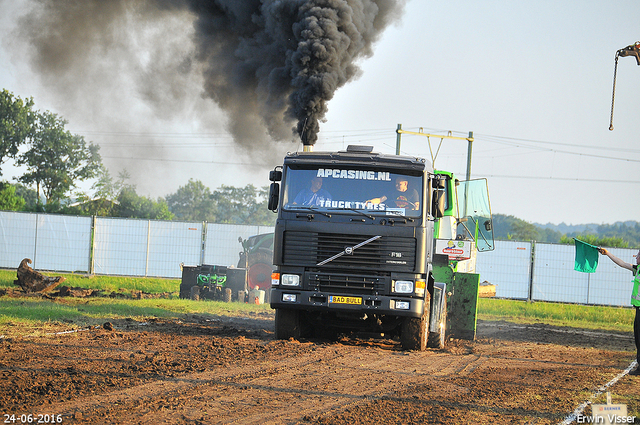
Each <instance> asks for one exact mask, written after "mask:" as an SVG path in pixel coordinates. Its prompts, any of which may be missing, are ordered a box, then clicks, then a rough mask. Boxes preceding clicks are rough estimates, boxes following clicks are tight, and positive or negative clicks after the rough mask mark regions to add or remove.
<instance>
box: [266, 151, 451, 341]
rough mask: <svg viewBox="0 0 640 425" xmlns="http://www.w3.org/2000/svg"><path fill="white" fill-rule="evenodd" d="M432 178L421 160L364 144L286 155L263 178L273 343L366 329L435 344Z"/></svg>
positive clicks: (441, 301) (440, 305) (439, 302)
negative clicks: (270, 224)
mask: <svg viewBox="0 0 640 425" xmlns="http://www.w3.org/2000/svg"><path fill="white" fill-rule="evenodd" d="M440 179H441V177H439V176H438V175H436V174H435V172H434V170H433V168H432V167H431V165H430V164H429V163H428V162H427V161H426V160H425V159H423V158H416V157H408V156H398V155H387V154H380V153H374V152H372V149H371V148H370V147H361V146H358V147H352V146H350V147H349V148H347V150H345V151H340V152H294V153H290V154H288V155H287V156H286V157H285V158H284V162H283V165H282V166H281V167H277V169H276V170H274V171H272V172H271V173H270V180H271V181H272V184H271V190H270V199H269V208H270V209H271V210H273V211H277V213H278V218H277V221H276V226H275V233H274V253H273V264H274V266H275V267H276V270H275V272H274V273H273V275H272V282H271V297H270V299H271V307H272V308H274V309H275V310H276V320H275V322H276V329H275V336H276V338H278V339H289V338H296V339H297V338H302V337H309V336H314V335H315V336H331V335H336V334H337V333H338V332H340V331H367V332H375V333H379V334H384V335H385V336H399V338H400V341H401V344H402V346H403V347H404V348H405V349H415V350H424V349H425V348H426V347H427V346H433V347H438V346H443V345H444V341H445V336H444V333H445V328H446V297H445V294H446V287H445V284H444V283H439V282H436V281H435V280H434V278H433V273H432V260H433V254H434V244H435V235H434V224H435V222H436V216H443V215H444V211H443V210H441V205H440V204H439V203H438V202H434V201H435V198H434V196H433V195H434V187H435V186H437V185H438V184H439V183H437V182H439V181H440ZM438 209H440V210H439V211H436V210H438Z"/></svg>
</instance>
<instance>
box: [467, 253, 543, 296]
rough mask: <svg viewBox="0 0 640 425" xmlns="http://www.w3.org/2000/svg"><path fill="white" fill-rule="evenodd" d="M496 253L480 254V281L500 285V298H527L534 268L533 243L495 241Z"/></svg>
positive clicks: (477, 261) (497, 290)
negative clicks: (532, 260)
mask: <svg viewBox="0 0 640 425" xmlns="http://www.w3.org/2000/svg"><path fill="white" fill-rule="evenodd" d="M495 246H496V249H495V250H494V251H486V252H479V253H478V256H477V260H476V273H478V274H480V281H482V282H484V281H487V282H489V283H491V284H493V285H496V297H500V298H516V299H527V298H528V297H529V281H530V277H531V276H530V274H531V273H530V269H531V243H530V242H516V241H495Z"/></svg>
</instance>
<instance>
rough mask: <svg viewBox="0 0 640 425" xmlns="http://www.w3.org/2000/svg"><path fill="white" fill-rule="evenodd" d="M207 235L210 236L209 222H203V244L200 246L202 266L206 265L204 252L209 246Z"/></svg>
mask: <svg viewBox="0 0 640 425" xmlns="http://www.w3.org/2000/svg"><path fill="white" fill-rule="evenodd" d="M207 235H208V228H207V222H206V221H203V222H202V242H201V245H200V265H202V264H204V254H205V252H204V250H205V247H206V246H207Z"/></svg>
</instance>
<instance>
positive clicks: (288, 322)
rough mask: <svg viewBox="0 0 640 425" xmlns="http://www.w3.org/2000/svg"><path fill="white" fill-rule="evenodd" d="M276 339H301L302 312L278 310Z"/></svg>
mask: <svg viewBox="0 0 640 425" xmlns="http://www.w3.org/2000/svg"><path fill="white" fill-rule="evenodd" d="M275 336H276V339H289V338H293V339H299V338H300V337H301V336H302V326H301V322H300V311H298V310H288V309H284V308H277V309H276V332H275Z"/></svg>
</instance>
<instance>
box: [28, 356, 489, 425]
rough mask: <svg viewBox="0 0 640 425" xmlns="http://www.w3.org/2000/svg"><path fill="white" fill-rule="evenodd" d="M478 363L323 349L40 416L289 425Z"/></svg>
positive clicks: (158, 383) (67, 405) (57, 407)
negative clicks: (281, 424)
mask: <svg viewBox="0 0 640 425" xmlns="http://www.w3.org/2000/svg"><path fill="white" fill-rule="evenodd" d="M477 361H478V356H476V355H462V356H460V355H451V354H448V353H444V352H422V353H419V352H400V351H389V350H382V349H379V348H371V347H367V348H362V347H352V346H344V345H328V346H316V347H314V348H312V351H310V352H308V353H307V354H304V355H300V356H298V357H289V358H281V359H276V360H274V359H270V360H264V361H258V362H254V363H252V364H241V365H235V366H232V367H228V368H224V369H223V368H216V369H212V370H208V371H206V372H198V373H192V374H187V375H182V376H180V377H177V378H166V379H159V380H155V381H153V382H149V383H146V384H143V385H139V386H135V387H131V388H126V389H122V390H116V391H112V392H110V393H106V394H101V395H96V396H91V397H88V398H83V399H79V400H73V401H70V402H64V403H56V404H52V405H48V406H47V407H46V408H42V409H41V411H37V412H35V413H36V414H38V413H41V414H45V413H46V414H56V415H57V414H62V415H63V417H65V418H68V419H73V418H76V419H81V418H85V419H86V418H95V419H97V418H99V417H101V416H102V417H103V416H105V415H106V416H110V415H114V414H117V415H118V416H119V417H120V420H119V422H120V423H158V422H162V421H163V420H167V421H168V420H171V421H175V420H176V418H177V417H182V418H183V420H184V421H187V422H188V421H193V420H204V421H206V422H210V423H237V424H252V423H265V422H289V421H297V420H301V419H302V418H304V417H305V416H307V415H317V414H320V413H325V412H327V411H335V410H340V409H344V408H345V407H347V406H349V405H352V404H358V403H362V402H363V401H368V400H370V399H373V398H379V397H382V396H386V395H391V394H393V393H394V392H395V391H398V390H399V389H401V388H404V387H406V386H408V385H416V384H420V383H423V382H424V381H425V380H426V379H431V378H430V377H443V376H446V375H448V374H460V373H466V372H465V368H466V367H467V366H468V365H469V364H471V363H474V362H477ZM274 378H275V379H274ZM261 407H262V408H261ZM163 408H164V410H163ZM118 412H119V413H118ZM124 412H126V414H125V413H124ZM216 417H217V418H224V419H219V421H218V420H215V419H214V418H216ZM85 423H86V422H85Z"/></svg>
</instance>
